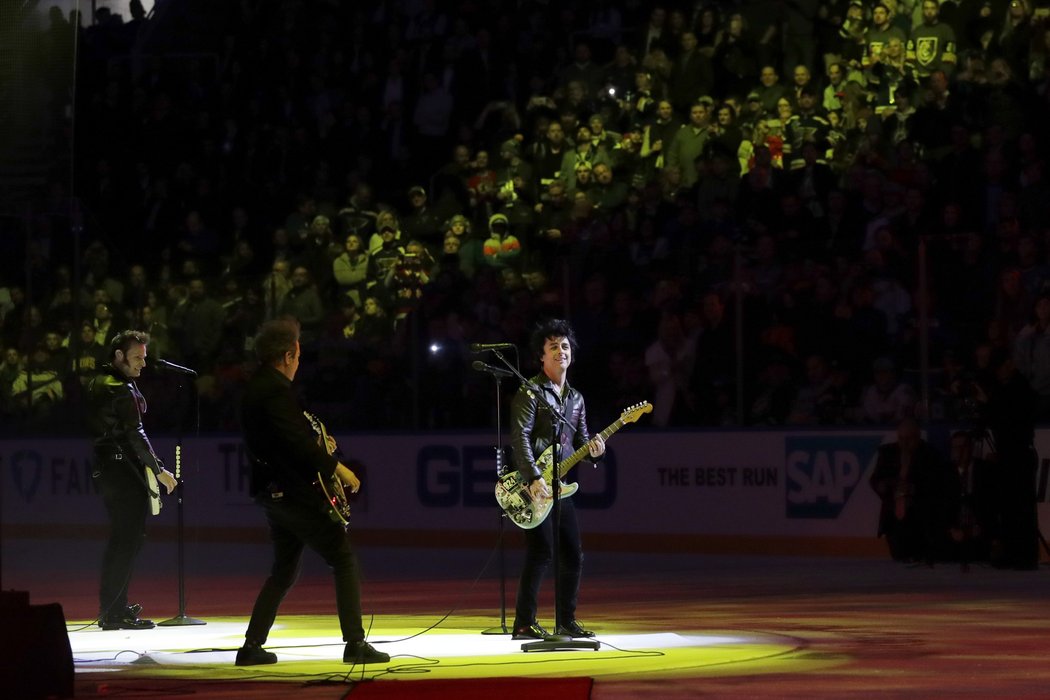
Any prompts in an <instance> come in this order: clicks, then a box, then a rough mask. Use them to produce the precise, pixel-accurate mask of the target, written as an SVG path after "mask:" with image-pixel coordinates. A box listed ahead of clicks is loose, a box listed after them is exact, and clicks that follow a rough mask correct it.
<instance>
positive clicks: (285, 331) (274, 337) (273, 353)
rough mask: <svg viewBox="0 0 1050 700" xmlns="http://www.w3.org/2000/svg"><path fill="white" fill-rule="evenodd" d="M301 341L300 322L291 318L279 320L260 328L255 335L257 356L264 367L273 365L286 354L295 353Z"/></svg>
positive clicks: (268, 322) (269, 322)
mask: <svg viewBox="0 0 1050 700" xmlns="http://www.w3.org/2000/svg"><path fill="white" fill-rule="evenodd" d="M298 340H299V322H298V321H296V320H295V319H291V318H277V319H274V320H273V321H267V322H266V323H264V324H262V325H261V326H259V332H258V333H256V334H255V356H256V357H257V358H258V359H259V362H261V363H262V364H264V365H272V364H274V363H276V362H277V361H278V360H280V359H281V358H282V357H284V354H285V353H286V352H295V344H296V342H298Z"/></svg>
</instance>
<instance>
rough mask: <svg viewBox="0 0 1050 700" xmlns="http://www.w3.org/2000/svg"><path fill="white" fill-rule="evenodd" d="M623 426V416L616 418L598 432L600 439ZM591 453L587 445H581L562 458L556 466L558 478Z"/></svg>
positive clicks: (605, 437) (606, 438) (604, 438)
mask: <svg viewBox="0 0 1050 700" xmlns="http://www.w3.org/2000/svg"><path fill="white" fill-rule="evenodd" d="M622 427H623V418H617V419H616V420H615V421H613V423H612V425H610V426H609V427H608V428H606V429H605V430H603V431H602V432H600V433H598V434H599V435H600V436H601V438H602V440H608V439H609V436H611V435H612V434H613V433H615V432H616V431H617V430H619V429H620V428H622ZM592 439H593V437H592ZM590 453H591V451H590V448H589V447H588V446H587V445H583V446H582V447H580V449H578V450H576V451H575V452H573V453H572V454H571V455H569V457H568V458H567V459H564V460H562V463H561V466H560V467H558V478H559V479H560V478H562V477H563V476H565V475H566V474H568V473H569V470H570V469H572V468H573V467H575V466H576V463H577V462H579V461H580V460H581V459H583V458H584V457H587V456H588V455H589V454H590Z"/></svg>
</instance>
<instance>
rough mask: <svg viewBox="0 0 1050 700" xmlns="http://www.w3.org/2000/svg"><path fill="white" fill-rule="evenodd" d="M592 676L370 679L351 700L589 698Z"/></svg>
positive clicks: (567, 699) (357, 688)
mask: <svg viewBox="0 0 1050 700" xmlns="http://www.w3.org/2000/svg"><path fill="white" fill-rule="evenodd" d="M593 684H594V681H593V679H591V678H464V679H461V680H419V681H370V682H366V683H361V684H359V685H356V686H354V689H353V690H351V691H350V692H349V693H348V694H347V695H346V696H345V697H346V698H348V700H374V699H377V698H382V699H384V700H387V699H390V700H392V699H393V698H397V699H398V700H402V699H403V698H406V697H412V698H413V700H415V699H418V698H423V700H445V699H449V700H451V699H452V698H455V700H493V698H499V700H536V698H558V700H589V699H590V697H591V686H592V685H593Z"/></svg>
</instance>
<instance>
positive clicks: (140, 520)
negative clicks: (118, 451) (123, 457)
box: [95, 461, 149, 618]
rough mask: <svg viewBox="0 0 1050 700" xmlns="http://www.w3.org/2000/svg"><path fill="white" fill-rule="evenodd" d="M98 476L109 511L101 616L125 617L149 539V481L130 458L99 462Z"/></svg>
mask: <svg viewBox="0 0 1050 700" xmlns="http://www.w3.org/2000/svg"><path fill="white" fill-rule="evenodd" d="M96 468H97V470H98V472H99V476H97V477H95V481H96V483H97V484H98V488H99V491H100V492H101V493H102V502H103V503H104V504H105V506H106V513H107V514H108V515H109V528H110V529H109V540H108V541H107V542H106V549H105V552H104V554H103V555H102V577H101V581H100V585H99V592H98V602H99V617H100V618H105V617H122V616H123V614H124V608H126V607H127V605H128V584H129V583H131V574H132V572H133V571H134V568H135V560H136V559H137V558H138V555H139V551H141V549H142V543H143V541H144V540H145V539H146V514H147V513H148V512H149V497H148V495H147V493H146V483H145V481H143V480H140V479H138V478H137V475H136V474H135V472H133V471H132V470H133V469H134V467H133V466H132V465H131V464H130V463H127V462H123V461H121V462H96Z"/></svg>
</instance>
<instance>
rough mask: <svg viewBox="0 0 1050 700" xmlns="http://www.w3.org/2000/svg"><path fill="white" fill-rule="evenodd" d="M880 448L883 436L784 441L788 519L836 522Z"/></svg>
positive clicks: (795, 438) (804, 438)
mask: <svg viewBox="0 0 1050 700" xmlns="http://www.w3.org/2000/svg"><path fill="white" fill-rule="evenodd" d="M881 444H882V436H880V435H872V436H859V435H842V436H837V435H830V436H821V437H789V438H787V439H785V441H784V471H785V473H786V475H787V478H786V479H785V480H784V481H785V487H786V491H785V498H786V503H785V505H786V508H787V517H789V518H837V517H838V516H839V513H841V512H842V509H843V507H844V506H845V505H846V502H847V501H849V497H850V495H852V493H853V489H855V488H856V487H857V484H859V483H860V482H861V479H862V477H863V476H864V474H865V473H866V472H867V471H868V467H869V466H871V464H872V461H873V460H874V458H875V455H876V453H877V452H878V449H879V445H881Z"/></svg>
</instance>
